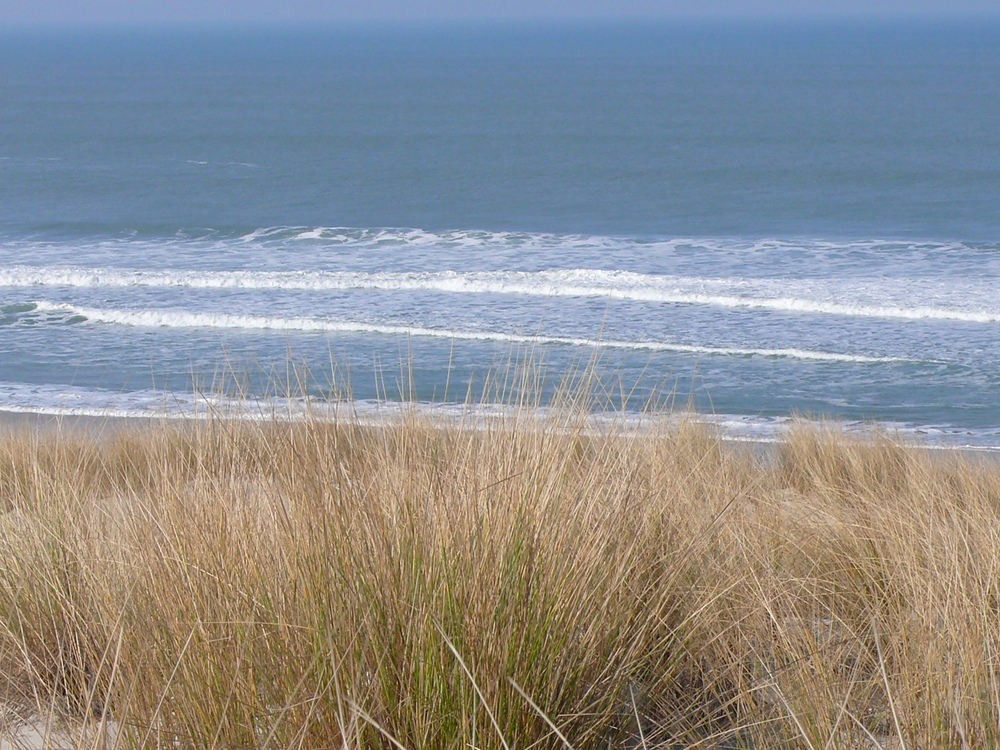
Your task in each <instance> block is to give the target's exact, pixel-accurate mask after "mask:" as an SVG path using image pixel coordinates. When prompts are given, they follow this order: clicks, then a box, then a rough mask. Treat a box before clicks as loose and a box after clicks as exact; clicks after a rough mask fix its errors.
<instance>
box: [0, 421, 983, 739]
mask: <svg viewBox="0 0 1000 750" xmlns="http://www.w3.org/2000/svg"><path fill="white" fill-rule="evenodd" d="M657 424H659V426H657ZM0 505H2V515H0V675H2V679H0V700H2V701H3V704H4V706H5V713H6V716H7V724H6V726H7V728H8V730H9V731H13V729H11V727H15V726H16V725H17V722H18V721H19V720H21V721H29V720H34V721H36V722H37V720H38V717H40V716H45V717H55V718H56V719H57V720H58V721H57V722H56V723H57V724H58V730H56V729H53V730H52V732H53V734H52V736H53V737H55V736H56V734H57V733H58V735H59V737H69V738H70V739H69V740H66V741H67V742H70V741H72V742H74V743H75V746H78V747H123V748H124V747H129V748H131V747H136V748H165V747H171V748H359V749H360V748H386V750H389V749H390V748H396V749H397V750H402V749H404V748H405V749H406V750H459V749H463V750H480V749H482V750H485V749H495V750H529V749H531V748H570V747H571V748H577V749H579V750H584V749H590V748H595V749H596V748H646V747H649V748H652V747H702V748H716V747H718V748H721V747H725V748H742V747H746V748H765V747H766V748H777V747H789V748H810V749H814V750H819V749H821V748H871V747H876V746H883V747H898V748H904V747H905V748H976V747H987V746H996V745H997V744H998V743H1000V736H998V735H1000V715H998V712H1000V661H998V657H1000V468H998V467H997V466H996V465H994V464H993V463H992V462H989V461H978V460H976V459H975V458H970V457H968V456H961V455H959V454H954V453H947V452H941V451H937V452H932V451H926V450H922V449H919V448H912V447H904V446H901V445H900V444H898V443H896V442H894V441H893V440H891V439H889V438H888V437H886V436H883V435H879V434H874V435H869V436H868V437H866V438H864V439H859V438H849V437H847V436H844V435H842V434H839V433H837V432H836V430H834V429H832V428H824V427H822V426H816V425H806V424H803V425H802V426H800V427H798V428H796V429H794V430H793V431H792V432H791V434H790V435H789V438H788V440H787V442H786V443H784V444H781V445H778V446H775V447H774V448H773V450H769V451H764V452H762V451H759V450H751V449H748V447H747V446H744V445H739V444H732V443H726V442H724V441H722V440H720V439H719V438H718V436H716V435H714V434H713V433H712V431H711V430H710V429H709V428H708V427H706V426H704V425H701V424H697V423H695V422H693V421H691V422H685V421H683V420H680V421H678V420H676V419H674V420H664V421H662V423H659V422H657V420H655V419H651V420H650V421H649V423H648V424H646V425H645V426H644V427H642V428H641V429H638V428H633V427H630V426H628V425H627V424H625V423H622V424H617V425H616V424H610V425H605V426H603V427H601V428H600V429H595V428H594V426H593V423H592V422H590V421H588V420H587V418H586V416H585V414H584V410H581V409H577V408H573V407H572V405H570V406H569V407H567V408H561V409H560V408H555V409H550V410H548V411H546V412H545V414H544V415H542V416H539V414H538V413H537V412H533V411H532V410H530V409H525V410H516V409H515V410H512V411H511V412H510V413H508V414H505V415H504V416H503V417H497V418H494V419H482V418H479V419H476V420H469V421H468V422H463V421H462V420H458V419H456V420H447V421H441V420H435V419H433V418H431V417H429V416H427V415H426V414H421V413H420V412H418V411H414V412H412V413H407V412H405V411H404V412H403V413H402V414H401V416H399V417H398V418H397V419H394V420H390V421H387V422H385V423H384V424H371V423H363V422H361V421H359V420H357V419H353V418H351V417H349V416H344V417H342V418H340V419H335V420H332V421H331V420H320V419H306V420H304V421H299V422H288V421H282V420H279V419H273V420H267V419H265V420H259V421H239V420H231V419H214V420H205V421H200V422H194V423H189V424H183V425H173V426H171V425H151V426H149V427H147V428H143V429H131V428H130V429H123V430H119V431H111V432H110V433H109V434H107V435H105V436H104V437H103V438H102V439H100V440H93V439H90V438H89V437H88V436H87V435H86V434H85V433H84V432H80V431H75V432H70V431H63V432H60V431H48V432H45V433H39V432H31V431H22V432H19V433H17V434H13V435H8V436H6V437H4V438H3V439H0Z"/></svg>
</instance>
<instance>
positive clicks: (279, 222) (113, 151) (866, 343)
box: [0, 22, 1000, 448]
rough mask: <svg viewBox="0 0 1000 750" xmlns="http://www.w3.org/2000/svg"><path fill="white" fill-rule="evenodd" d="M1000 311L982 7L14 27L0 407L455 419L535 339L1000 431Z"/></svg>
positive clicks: (626, 397) (698, 404)
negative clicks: (823, 17)
mask: <svg viewBox="0 0 1000 750" xmlns="http://www.w3.org/2000/svg"><path fill="white" fill-rule="evenodd" d="M998 334H1000V24H996V23H993V24H992V25H991V24H989V23H980V24H977V25H972V24H964V25H963V24H952V25H946V24H940V23H939V24H930V23H908V24H904V23H898V24H895V25H891V24H876V23H868V24H863V23H861V22H857V23H852V24H847V23H844V24H835V25H833V24H823V25H820V24H813V25H808V24H798V25H790V24H784V25H783V24H761V23H757V24H749V23H744V24H715V25H708V24H701V25H697V24H688V25H666V24H661V25H656V24H647V25H636V24H632V25H628V24H619V25H615V24H606V25H603V26H598V25H587V24H578V25H561V26H560V25H538V24H536V25H533V26H524V25H521V26H519V25H515V24H506V25H493V26H487V25H443V24H439V25H422V26H421V25H418V26H411V27H399V26H388V25H382V26H378V25H367V26H364V25H355V26H316V27H306V26H284V27H282V26H279V27H274V28H261V27H239V28H223V27H197V28H194V27H192V28H183V27H176V28H163V29H154V28H140V27H135V28H126V27H122V28H91V29H76V30H71V29H58V28H47V29H46V28H36V29H21V30H5V31H2V32H0V411H2V410H7V411H26V412H39V413H48V414H117V415H156V414H162V415H171V416H184V415H190V414H194V413H204V412H205V411H206V410H213V409H224V408H225V409H229V408H237V409H239V408H242V406H246V407H247V408H248V409H249V410H251V411H252V410H253V409H257V410H260V409H264V410H267V409H279V410H280V409H284V408H300V407H301V401H294V402H288V401H285V400H282V399H283V398H284V397H285V396H287V395H288V393H289V392H293V393H299V392H300V391H302V390H304V391H305V392H306V395H307V396H308V397H309V398H310V399H313V400H315V401H316V402H317V403H318V402H322V401H324V400H325V399H328V398H338V399H349V401H350V403H351V405H352V408H354V409H356V410H359V411H365V410H368V411H375V412H377V411H379V410H380V409H383V408H392V404H394V403H396V402H399V401H408V402H415V403H416V404H418V405H419V406H420V408H427V409H430V410H439V411H442V412H445V413H447V412H448V411H449V410H459V409H460V407H461V405H462V404H463V403H465V402H466V401H467V400H470V399H471V400H472V401H475V402H477V403H478V402H482V401H485V402H487V403H490V402H491V400H493V399H501V400H502V398H510V397H511V395H512V394H511V391H510V390H509V388H508V390H506V391H505V390H504V385H503V384H504V382H505V381H504V378H505V377H508V376H509V368H510V367H511V366H512V365H514V366H516V365H517V364H518V363H523V362H530V367H531V368H532V369H533V372H534V374H535V376H537V377H538V379H539V385H538V389H539V390H538V393H539V394H540V397H541V400H542V405H543V406H544V405H545V403H546V401H547V399H549V398H551V396H552V394H553V393H555V392H556V391H557V390H558V386H559V383H560V381H561V379H563V378H565V377H566V376H567V374H568V373H574V372H575V373H579V372H580V371H581V369H585V368H587V367H589V366H593V367H596V369H597V372H598V373H599V378H600V383H601V385H600V386H599V387H598V390H599V391H600V392H601V393H602V394H603V398H602V399H599V400H598V408H600V409H605V410H608V411H615V410H617V411H619V412H624V413H626V414H636V415H638V414H640V413H642V411H643V409H645V408H646V407H647V406H648V405H649V404H650V403H655V404H657V405H659V406H660V407H662V406H663V405H668V406H670V405H672V406H673V407H674V408H676V409H678V410H687V409H694V410H696V411H697V412H698V413H700V414H701V415H703V417H704V418H705V419H708V420H710V421H712V422H714V423H716V424H717V425H718V426H719V428H720V429H721V430H722V431H723V433H724V434H727V435H730V436H733V437H748V438H754V439H764V440H767V439H774V438H775V437H779V436H780V434H781V432H782V430H783V429H785V427H786V426H787V424H788V423H789V420H790V419H791V418H793V417H795V416H805V417H811V418H829V419H833V420H836V421H838V422H840V423H841V424H843V425H844V426H845V428H847V429H866V426H867V425H869V424H870V423H871V422H873V421H877V422H879V423H881V424H882V425H884V426H885V427H886V428H887V429H889V430H891V431H894V432H896V433H898V434H900V435H902V436H904V437H906V438H915V439H919V440H922V441H926V442H929V443H931V444H935V445H943V446H953V447H957V446H974V447H982V448H1000V335H998ZM595 363H596V364H595ZM306 371H307V372H308V373H309V375H308V377H306V378H305V379H302V376H301V373H302V372H306ZM505 373H507V374H506V375H505ZM491 374H492V375H491ZM491 377H492V381H491ZM491 382H492V383H493V386H492V387H491V386H490V385H489V383H491ZM299 395H301V393H299ZM515 396H516V394H515Z"/></svg>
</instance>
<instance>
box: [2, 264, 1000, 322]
mask: <svg viewBox="0 0 1000 750" xmlns="http://www.w3.org/2000/svg"><path fill="white" fill-rule="evenodd" d="M0 286H6V287H108V288H114V287H118V288H127V287H161V288H190V289H247V290H254V289H258V290H290V291H291V290H297V291H347V290H384V291H432V292H443V293H456V294H513V295H527V296H537V297H595V298H608V299H621V300H631V301H640V302H652V303H663V304H679V305H706V306H716V307H724V308H744V309H763V310H774V311H780V312H793V313H811V314H826V315H841V316H848V317H865V318H882V319H890V320H914V321H919V320H951V321H963V322H970V323H997V322H1000V306H996V305H986V306H979V307H973V308H971V309H970V308H968V307H966V308H956V307H950V306H941V305H932V304H913V305H899V304H877V303H873V302H871V301H866V300H864V299H857V297H859V296H862V295H859V294H858V293H857V289H855V290H854V291H853V292H851V291H850V290H846V291H845V290H844V289H840V288H837V287H836V286H831V285H830V284H829V283H827V284H826V285H823V284H821V283H818V282H816V281H815V280H813V281H796V280H788V279H753V280H746V279H711V278H693V277H685V276H668V275H656V274H641V273H635V272H631V271H602V270H593V269H569V270H549V271H473V272H457V271H442V272H409V273H406V272H395V273H365V272H356V271H270V272H268V271H138V270H121V269H107V270H105V269H82V268H32V267H29V266H17V267H12V268H6V269H0ZM862 291H864V290H863V289H862ZM884 291H885V290H884V289H883V288H879V287H876V288H874V289H873V290H869V291H868V292H867V293H865V294H864V295H863V296H867V297H870V296H873V295H879V294H880V292H884ZM905 291H907V290H902V291H900V290H896V292H897V294H902V293H903V292H905ZM806 295H809V296H806ZM848 296H853V297H855V299H852V300H846V299H844V297H848ZM910 296H911V298H912V296H913V294H912V293H911V295H910ZM926 296H928V297H933V298H936V299H937V298H940V297H941V296H943V295H942V291H941V290H940V289H937V288H933V289H931V290H929V291H928V292H927V294H926ZM979 296H982V295H979ZM830 297H839V298H840V299H836V298H834V299H831V298H830Z"/></svg>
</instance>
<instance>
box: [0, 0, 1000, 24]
mask: <svg viewBox="0 0 1000 750" xmlns="http://www.w3.org/2000/svg"><path fill="white" fill-rule="evenodd" d="M978 16H993V17H1000V0H0V25H6V24H23V23H30V24H36V23H46V22H54V23H73V24H75V23H117V22H125V23H137V22H138V23H142V22H227V21H282V20H283V21H310V20H317V21H319V20H324V21H344V20H390V21H391V20H396V21H412V20H440V19H449V20H485V19H490V18H504V19H522V18H523V19H566V20H585V19H594V18H622V19H628V18H659V19H666V20H669V19H692V18H711V19H737V18H758V19H767V18H787V19H801V18H837V17H841V18H844V17H846V18H851V17H881V18H886V17H899V18H904V17H911V18H912V17H938V18H956V19H958V18H969V17H978Z"/></svg>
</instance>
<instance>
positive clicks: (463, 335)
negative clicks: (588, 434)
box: [35, 301, 913, 363]
mask: <svg viewBox="0 0 1000 750" xmlns="http://www.w3.org/2000/svg"><path fill="white" fill-rule="evenodd" d="M35 305H36V309H37V310H39V311H42V312H64V313H68V314H70V315H73V316H79V317H81V318H85V319H86V320H88V321H91V322H97V323H110V324H116V325H124V326H136V327H148V328H224V329H249V330H270V331H303V332H329V333H370V334H382V335H389V336H413V337H425V338H439V339H449V340H458V341H496V342H500V343H509V344H528V345H565V346H581V347H591V348H606V349H632V350H639V351H658V352H674V353H679V354H706V355H719V356H743V357H771V358H774V357H783V358H791V359H802V360H813V361H819V362H856V363H884V362H910V361H913V360H907V359H903V358H900V357H877V356H869V355H863V354H840V353H836V352H823V351H811V350H808V349H768V348H743V347H715V346H702V345H697V344H676V343H667V342H662V341H625V340H616V339H590V338H583V337H570V336H546V335H529V334H519V333H501V332H497V331H456V330H450V329H444V328H424V327H419V326H395V325H381V324H376V323H363V322H360V321H345V320H329V319H323V318H269V317H264V316H255V315H228V314H209V313H192V312H185V311H176V310H164V311H159V310H135V311H129V310H103V309H94V308H86V307H77V306H75V305H68V304H61V303H52V302H45V301H39V302H36V303H35Z"/></svg>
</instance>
